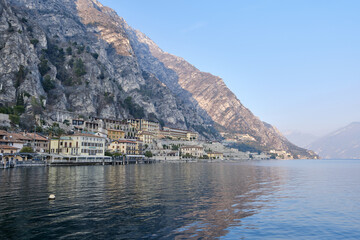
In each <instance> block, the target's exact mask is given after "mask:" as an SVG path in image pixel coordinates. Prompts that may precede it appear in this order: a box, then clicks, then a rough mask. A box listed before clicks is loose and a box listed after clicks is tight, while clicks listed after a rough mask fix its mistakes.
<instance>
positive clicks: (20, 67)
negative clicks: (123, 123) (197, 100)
mask: <svg viewBox="0 0 360 240" xmlns="http://www.w3.org/2000/svg"><path fill="white" fill-rule="evenodd" d="M0 10H1V13H2V14H1V19H0V21H1V22H0V32H1V36H0V51H1V55H0V59H1V63H0V88H1V90H0V104H1V105H7V106H12V105H14V104H15V102H16V99H17V97H18V96H19V95H21V96H25V103H26V109H27V112H28V113H35V114H41V115H42V118H43V119H45V120H46V119H52V120H55V119H56V116H58V115H59V114H61V115H65V116H85V117H90V116H100V117H107V118H131V117H143V118H149V119H151V120H158V121H160V122H161V123H164V124H166V125H168V126H171V127H178V128H183V129H194V127H196V126H202V125H204V122H205V119H204V118H203V117H202V116H201V115H199V114H198V113H197V109H196V108H194V107H192V106H189V105H187V104H186V103H184V102H183V101H182V100H181V98H178V97H177V96H176V95H174V94H173V93H172V92H171V91H170V89H169V87H168V86H166V85H165V84H163V83H162V82H161V81H159V80H158V78H157V77H156V76H155V75H153V74H151V73H148V72H146V70H145V69H143V68H141V66H140V65H139V63H138V58H137V57H136V56H135V53H134V50H133V48H132V46H131V44H130V39H129V38H128V35H127V32H126V29H125V25H126V26H127V24H126V22H125V21H124V20H123V19H122V18H121V17H119V16H118V15H117V14H116V13H115V12H114V11H113V10H111V9H110V8H107V7H104V6H103V5H101V3H99V2H98V1H92V0H77V1H73V0H46V1H45V0H1V1H0ZM19 76H20V77H19ZM49 83H51V84H50V85H49ZM49 86H50V87H49ZM129 99H130V100H129ZM40 105H41V106H40ZM34 109H35V110H36V109H37V110H36V111H35V112H34ZM208 128H209V129H210V130H209V131H204V132H203V133H202V136H204V137H207V138H210V139H216V138H218V137H219V134H218V133H217V132H216V131H215V130H214V129H213V128H212V127H211V126H210V127H208Z"/></svg>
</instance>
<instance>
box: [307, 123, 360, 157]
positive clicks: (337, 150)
mask: <svg viewBox="0 0 360 240" xmlns="http://www.w3.org/2000/svg"><path fill="white" fill-rule="evenodd" d="M307 147H308V148H310V149H312V150H314V151H315V152H316V153H318V154H319V155H320V156H321V157H322V158H328V159H329V158H331V159H360V122H353V123H351V124H349V125H348V126H346V127H343V128H340V129H338V130H336V131H334V132H332V133H330V134H329V135H327V136H325V137H322V138H320V139H319V140H317V141H315V142H313V143H312V144H310V145H309V146H307Z"/></svg>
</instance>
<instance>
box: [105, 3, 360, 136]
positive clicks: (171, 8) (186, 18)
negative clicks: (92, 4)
mask: <svg viewBox="0 0 360 240" xmlns="http://www.w3.org/2000/svg"><path fill="white" fill-rule="evenodd" d="M100 2H101V3H102V4H103V5H105V6H108V7H111V8H113V9H114V10H115V11H116V12H117V13H118V14H119V15H120V16H121V17H123V18H124V19H125V20H126V21H127V23H128V24H129V25H130V26H132V27H133V28H135V29H138V30H140V31H141V32H143V33H145V34H146V35H147V36H148V37H150V38H151V39H152V40H153V41H154V42H155V43H157V44H158V45H159V47H160V48H161V49H163V50H164V51H166V52H169V53H171V54H174V55H177V56H180V57H182V58H184V59H185V60H187V61H188V62H190V63H191V64H192V65H194V66H195V67H197V68H198V69H199V70H201V71H204V72H210V73H211V74H213V75H216V76H219V77H221V78H222V79H223V80H224V82H225V83H226V85H227V86H228V87H229V88H230V89H231V90H232V91H233V92H234V93H235V95H236V96H237V97H238V99H239V100H240V101H241V102H242V104H244V106H245V107H247V108H249V109H250V110H251V111H252V112H253V113H254V114H255V115H256V116H258V117H259V118H260V119H261V120H263V121H265V122H268V123H270V124H272V125H274V126H276V127H277V128H278V129H279V130H280V131H282V132H287V131H297V132H302V133H311V134H314V135H317V136H321V135H324V134H327V133H329V132H331V131H334V130H336V129H338V128H341V127H343V126H345V125H348V124H349V123H351V122H355V121H360V14H359V13H360V1H358V0H353V1H350V0H342V1H333V0H292V1H288V0H272V1H270V0H227V1H220V0H218V1H215V0H206V1H205V0H196V1H194V0H192V1H190V0H182V1H169V0H152V1H149V0H116V1H115V0H100Z"/></svg>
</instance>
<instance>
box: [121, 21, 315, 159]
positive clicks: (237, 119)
mask: <svg viewBox="0 0 360 240" xmlns="http://www.w3.org/2000/svg"><path fill="white" fill-rule="evenodd" d="M126 29H127V31H128V35H129V36H130V42H131V44H132V46H133V49H134V51H135V54H136V55H137V57H138V59H139V63H140V65H141V67H142V68H144V69H145V70H146V71H149V72H151V73H153V74H155V75H156V76H157V77H158V78H159V79H160V80H161V81H163V83H164V84H166V85H167V86H168V87H169V88H170V89H171V90H172V92H173V93H174V94H176V95H177V96H179V97H181V98H182V99H184V100H185V101H186V102H188V103H193V104H194V106H195V107H196V108H197V109H198V112H199V114H201V115H202V116H203V117H204V118H205V119H208V118H210V119H211V120H212V121H213V122H215V125H216V126H217V130H218V131H220V132H223V135H230V136H231V135H233V136H234V135H237V134H241V135H249V136H251V137H252V138H253V139H255V140H256V142H257V144H259V145H260V146H262V147H264V148H267V149H279V150H286V151H289V152H292V153H293V154H294V155H297V157H311V156H312V155H313V153H311V152H310V151H306V150H305V149H301V148H298V147H296V146H295V145H293V144H291V143H290V142H289V141H288V140H287V139H286V138H285V137H284V136H283V135H282V134H281V133H280V132H279V131H278V130H277V129H276V128H274V127H273V126H271V125H269V124H266V123H263V122H262V121H261V120H260V119H259V118H258V117H256V116H254V115H253V114H252V113H251V111H250V110H249V109H247V108H246V107H244V106H243V105H242V104H241V102H240V101H239V99H237V97H236V96H235V95H234V94H233V93H232V92H231V91H230V89H229V88H228V87H227V86H226V85H225V83H224V81H223V80H222V79H221V78H219V77H216V76H214V75H212V74H210V73H205V72H201V71H200V70H198V69H197V68H195V67H194V66H193V65H191V64H190V63H188V62H186V61H185V60H184V59H182V58H180V57H177V56H174V55H172V54H169V53H166V52H164V51H162V50H161V49H160V48H159V47H158V46H157V45H156V44H155V43H154V42H153V41H152V40H151V39H149V38H148V37H147V36H145V35H144V34H143V33H141V32H139V31H136V30H133V29H132V28H130V27H126Z"/></svg>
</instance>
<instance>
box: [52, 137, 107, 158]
mask: <svg viewBox="0 0 360 240" xmlns="http://www.w3.org/2000/svg"><path fill="white" fill-rule="evenodd" d="M50 153H52V154H60V155H70V156H104V154H105V138H103V137H99V136H96V135H93V134H87V133H76V134H74V135H65V136H62V137H60V139H51V143H50Z"/></svg>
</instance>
